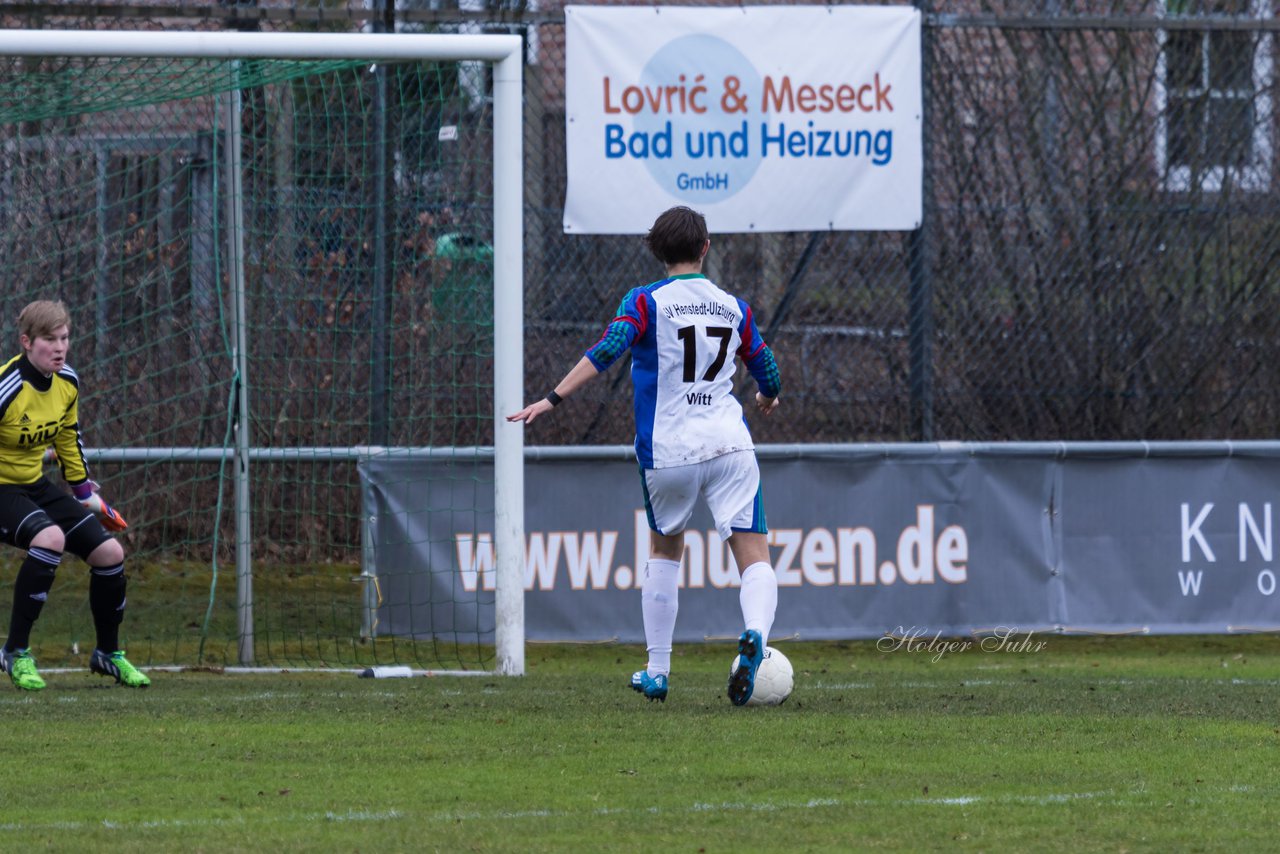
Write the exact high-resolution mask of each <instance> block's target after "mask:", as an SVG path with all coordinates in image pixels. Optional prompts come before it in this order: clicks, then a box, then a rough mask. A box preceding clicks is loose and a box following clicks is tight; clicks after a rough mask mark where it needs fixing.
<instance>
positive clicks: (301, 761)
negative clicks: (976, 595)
mask: <svg viewBox="0 0 1280 854" xmlns="http://www.w3.org/2000/svg"><path fill="white" fill-rule="evenodd" d="M1037 640H1038V641H1043V642H1044V643H1043V647H1042V648H1040V649H1039V650H1038V651H1032V650H1029V649H1023V650H1020V651H1012V650H1010V651H1004V652H997V651H990V650H988V651H984V650H982V649H980V648H979V647H978V646H977V645H975V646H973V647H972V648H970V649H968V650H965V651H955V652H951V653H948V654H944V655H941V656H938V655H937V654H936V653H935V652H933V651H930V650H925V649H898V650H892V651H885V650H882V649H877V647H876V644H875V643H872V642H859V643H804V642H797V641H787V640H782V639H780V640H778V641H777V642H776V646H778V648H779V649H782V650H783V651H784V652H786V653H787V654H788V655H789V656H790V658H791V660H792V662H793V664H794V665H795V668H796V688H795V693H794V694H793V695H792V697H791V699H790V700H789V701H788V702H787V703H786V704H784V705H783V706H780V707H777V708H771V709H769V708H746V709H739V708H734V707H732V706H730V704H729V703H728V701H727V700H726V699H725V691H724V688H725V677H726V676H727V673H728V665H729V661H730V660H731V658H732V651H731V649H730V647H729V645H727V644H707V645H697V646H684V647H681V648H679V649H678V650H677V654H676V659H675V667H674V672H673V676H672V683H671V684H672V690H671V696H670V698H669V700H668V701H667V702H666V703H665V704H658V703H649V702H646V701H645V700H644V699H643V698H641V697H640V696H639V695H638V694H635V693H633V692H632V691H630V690H629V689H628V688H626V687H625V685H626V680H627V677H628V676H629V674H630V672H631V671H632V670H633V669H635V668H636V667H637V666H639V665H640V663H641V661H642V658H643V653H642V651H641V650H639V649H637V648H635V647H621V646H587V647H571V646H545V647H544V646H538V645H531V646H530V647H529V655H528V671H529V673H528V675H527V676H525V677H523V678H499V677H493V676H474V677H430V678H427V677H415V678H408V679H360V678H357V677H356V676H354V675H351V674H318V673H282V674H252V675H237V674H224V673H216V672H183V673H172V672H163V671H156V672H153V674H152V676H153V679H154V685H153V687H152V688H150V689H149V690H147V691H129V690H126V689H123V688H120V687H117V686H115V685H113V684H111V683H110V682H108V681H107V680H104V679H102V678H101V677H96V676H91V675H89V674H88V673H87V672H79V671H59V672H50V673H48V675H47V679H48V681H49V687H48V689H46V690H45V691H44V692H42V693H40V694H34V695H27V694H20V693H19V692H17V691H16V690H14V689H12V688H11V687H10V686H9V685H8V684H4V685H0V719H2V720H3V722H4V725H3V727H0V755H3V757H4V760H3V762H4V773H3V774H0V804H3V814H0V850H8V851H17V850H36V849H40V850H54V851H76V852H81V851H95V852H97V851H148V852H154V851H193V852H194V851H450V852H452V851H521V852H526V851H689V852H716V851H725V852H737V851H744V850H764V851H787V852H794V851H851V850H868V851H875V850H884V851H920V850H947V851H1117V852H1118V851H1215V850H1268V849H1271V850H1274V848H1275V847H1276V846H1277V845H1278V844H1280V843H1277V841H1276V840H1277V836H1276V833H1277V831H1276V826H1275V821H1274V815H1275V809H1274V806H1275V804H1276V802H1277V799H1278V798H1280V775H1277V773H1276V768H1277V767H1278V766H1280V703H1278V700H1280V658H1278V657H1277V652H1278V651H1280V638H1277V637H1276V636H1274V635H1249V636H1235V637H1174V638H1167V637H1166V638H1106V639H1102V638H1069V637H1059V636H1037Z"/></svg>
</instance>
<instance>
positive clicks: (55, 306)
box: [18, 299, 71, 338]
mask: <svg viewBox="0 0 1280 854" xmlns="http://www.w3.org/2000/svg"><path fill="white" fill-rule="evenodd" d="M62 326H66V327H68V328H70V326H71V312H69V311H67V307H66V305H64V304H63V302H62V300H47V299H42V300H36V301H35V302H33V303H28V304H27V307H26V308H24V309H23V310H22V312H21V313H20V314H19V315H18V334H19V335H25V336H27V338H39V337H40V336H41V335H50V334H52V333H53V330H55V329H58V328H59V327H62Z"/></svg>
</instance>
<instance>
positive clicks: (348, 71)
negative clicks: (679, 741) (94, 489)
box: [0, 30, 524, 673]
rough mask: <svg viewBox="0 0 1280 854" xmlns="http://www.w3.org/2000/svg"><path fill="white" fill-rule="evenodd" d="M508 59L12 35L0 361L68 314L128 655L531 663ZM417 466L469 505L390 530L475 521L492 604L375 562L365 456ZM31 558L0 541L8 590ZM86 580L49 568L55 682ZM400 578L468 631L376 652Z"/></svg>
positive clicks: (4, 591) (40, 641)
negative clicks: (445, 519)
mask: <svg viewBox="0 0 1280 854" xmlns="http://www.w3.org/2000/svg"><path fill="white" fill-rule="evenodd" d="M520 51H521V46H520V39H519V38H518V37H515V36H480V35H452V36H451V35H395V36H390V35H381V34H351V35H337V34H259V33H252V34H249V33H246V34H238V33H217V34H203V33H124V32H114V33H113V32H56V31H38V32H37V31H16V30H12V31H4V32H0V277H2V278H3V281H4V288H3V291H2V292H0V293H2V294H3V295H2V296H0V314H2V317H3V322H4V323H5V325H6V326H7V328H8V332H7V333H6V335H7V336H8V337H7V340H8V341H9V342H10V344H9V350H10V352H9V353H8V354H6V359H7V358H9V357H11V356H13V355H17V353H18V352H19V347H18V341H17V331H16V323H15V321H16V318H17V315H18V312H19V311H20V310H21V309H22V307H23V306H24V305H26V304H27V303H28V302H29V301H31V300H35V299H61V300H63V301H65V302H66V304H67V305H68V307H69V309H70V311H71V316H72V342H71V352H70V356H69V359H68V361H69V363H70V364H71V365H72V366H73V367H74V368H75V369H76V371H77V373H78V374H79V377H80V386H81V393H82V398H81V406H80V425H81V431H82V434H83V440H84V444H85V447H86V456H87V457H88V460H89V463H90V466H91V472H92V475H93V477H94V479H95V480H96V481H98V482H99V483H100V484H101V486H102V492H103V495H104V496H105V497H106V498H107V500H108V501H110V502H111V503H112V504H113V505H114V506H116V507H117V508H118V509H119V510H120V511H121V512H122V513H123V515H124V516H125V518H126V519H127V520H128V521H129V528H128V530H127V532H125V533H124V534H122V535H121V536H122V540H123V544H124V546H125V549H126V553H127V563H126V569H127V571H128V575H129V579H130V581H129V585H130V586H129V608H128V611H127V614H126V617H125V622H124V625H123V626H122V640H123V642H124V643H125V644H126V645H127V647H128V650H129V657H130V659H131V660H132V661H134V662H135V663H137V664H140V665H143V666H146V665H153V666H155V665H168V664H173V665H188V666H215V667H263V668H284V667H287V668H302V667H317V668H321V667H325V668H327V667H336V668H365V667H369V666H374V665H408V666H410V667H414V668H421V669H428V670H433V671H451V670H452V671H459V672H487V671H498V672H503V673H520V672H522V671H523V667H524V657H523V602H522V598H521V597H522V591H523V559H524V556H523V531H522V528H523V518H522V515H521V506H522V500H523V481H522V477H523V475H522V468H521V461H522V456H523V448H522V446H521V435H520V431H519V429H518V427H516V426H515V425H507V424H506V423H505V422H504V421H503V420H502V419H501V418H500V417H498V416H499V414H501V413H503V412H513V411H515V410H517V409H519V408H520V406H521V405H522V404H521V400H520V398H521V396H522V394H523V390H522V373H521V353H520V349H521V347H520V342H521V341H522V331H521V323H522V302H521V277H522V269H521V264H522V261H521V258H522V221H521V198H522V175H521V144H520V140H521V127H520V121H521V119H520V103H521V67H520ZM477 68H482V69H484V68H487V69H489V72H488V73H487V74H486V75H484V79H483V81H482V82H480V83H479V84H478V85H477V80H476V73H475V70H476V69H477ZM423 454H425V455H430V456H434V457H439V456H441V455H447V456H449V455H451V456H456V458H457V459H456V461H455V462H454V463H453V464H452V465H451V466H449V467H448V471H449V472H450V474H449V476H450V477H454V478H457V479H459V481H460V482H461V484H462V485H463V486H465V488H457V489H453V490H451V491H449V494H450V495H452V496H455V499H454V503H453V504H450V505H449V506H439V505H437V506H430V507H428V506H421V507H416V506H410V507H409V508H407V509H406V510H404V511H403V512H406V513H422V514H432V513H435V514H448V515H449V516H450V518H451V519H452V520H453V525H452V527H453V528H454V529H463V530H465V529H466V527H467V526H468V525H474V526H479V525H480V524H481V523H480V522H479V521H477V520H479V519H480V518H481V517H482V516H483V517H484V518H485V519H486V520H487V522H486V523H485V527H486V529H487V530H486V533H489V531H490V530H491V534H492V536H493V538H494V554H495V555H496V567H497V569H496V576H497V584H496V586H494V587H493V588H492V589H483V588H482V589H480V590H478V591H477V590H474V589H472V590H468V589H465V588H464V586H463V585H462V584H461V583H460V582H459V584H458V585H457V587H456V595H454V594H453V593H451V592H450V591H448V590H444V591H442V590H441V587H440V585H439V584H436V585H433V586H430V587H426V588H423V587H421V586H419V585H413V584H397V583H394V582H396V581H397V580H403V579H395V578H394V577H393V576H394V575H395V574H397V573H402V574H404V575H405V576H406V577H411V576H413V575H414V574H417V573H423V572H431V571H436V572H439V571H440V568H432V567H426V566H417V565H391V564H390V563H389V562H387V561H378V560H374V559H373V558H374V555H373V554H372V550H373V549H375V548H376V546H377V544H376V543H375V542H373V541H372V539H371V537H370V533H369V532H370V525H371V523H372V522H373V521H374V520H371V519H370V518H369V510H368V508H367V507H366V506H364V503H363V501H362V490H361V478H360V466H361V464H362V462H368V461H370V460H378V459H382V458H385V459H386V460H392V459H399V458H405V459H412V458H414V457H415V456H418V455H423ZM382 468H383V470H385V469H386V468H387V466H386V465H385V464H384V465H383V466H382ZM49 476H50V477H51V478H54V479H55V480H56V479H57V477H58V475H57V471H56V468H52V467H51V468H50V470H49ZM410 527H412V526H410ZM437 527H438V526H437ZM21 557H22V555H21V553H19V552H18V551H17V550H15V549H5V550H3V551H0V602H7V601H9V599H10V597H11V596H12V583H13V578H14V576H15V574H16V570H17V564H18V562H19V560H20V559H21ZM374 567H376V571H375V569H374ZM472 586H473V587H474V585H472ZM87 587H88V583H87V572H84V571H83V567H82V566H81V565H80V564H79V562H78V561H75V560H68V561H66V562H64V564H63V566H62V568H61V570H60V572H59V579H58V582H57V584H56V585H55V587H54V590H53V592H52V594H51V596H50V602H49V604H48V606H47V607H46V608H45V609H44V613H43V616H42V618H41V621H40V623H39V624H38V625H37V626H36V629H35V632H34V633H33V646H34V647H35V648H36V650H37V653H38V654H39V656H40V659H41V663H42V665H43V666H46V667H49V666H54V667H56V666H57V665H58V664H59V663H64V662H65V663H66V664H67V665H68V666H77V665H83V664H84V663H86V661H87V653H88V651H89V650H90V649H91V648H92V645H93V628H92V622H91V620H90V616H89V611H88V608H87V604H86V601H87ZM388 589H396V590H419V589H426V590H429V591H430V592H429V594H427V595H430V596H433V597H436V599H437V600H441V601H431V602H428V603H409V604H412V605H414V606H415V607H414V608H413V609H412V613H414V614H428V615H430V614H439V613H449V612H466V618H465V619H454V620H440V621H437V622H433V621H431V620H429V619H424V620H420V621H419V622H418V623H416V624H414V623H410V624H408V625H406V624H404V623H403V621H401V622H400V623H398V624H397V628H396V630H395V633H394V634H392V633H390V632H388V631H387V630H386V625H387V621H386V620H385V619H384V615H385V614H386V612H387V609H388V608H390V607H395V606H396V605H397V604H400V605H403V604H405V603H393V602H388V601H387V600H386V598H385V596H384V591H386V590H388ZM443 600H448V601H443ZM424 604H425V606H426V607H422V606H423V605H424ZM457 626H466V627H467V628H466V630H465V631H460V630H459V629H458V628H457Z"/></svg>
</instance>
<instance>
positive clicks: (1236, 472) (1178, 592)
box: [361, 443, 1280, 642]
mask: <svg viewBox="0 0 1280 854" xmlns="http://www.w3.org/2000/svg"><path fill="white" fill-rule="evenodd" d="M1153 448H1154V449H1155V452H1153ZM593 450H594V451H595V453H594V454H587V455H586V456H587V458H573V457H572V456H571V455H569V454H561V455H557V456H551V457H545V456H540V455H538V454H532V455H531V456H530V458H529V459H528V460H527V465H526V472H525V498H526V502H525V508H526V509H525V528H526V543H527V546H526V554H525V588H526V598H525V621H526V634H527V637H528V638H529V639H530V640H577V641H589V640H611V639H612V640H618V641H623V642H641V641H643V627H642V625H641V619H640V594H639V590H638V587H637V580H636V579H637V574H636V568H637V567H643V565H644V562H645V560H647V557H648V525H647V523H646V521H645V514H644V506H643V500H642V496H641V489H640V476H639V471H638V469H637V467H636V464H635V462H634V460H633V459H630V458H629V457H628V454H627V452H626V451H625V450H623V449H617V450H616V452H609V453H600V452H599V451H600V450H601V449H593ZM1159 451H1160V449H1159V448H1158V447H1157V446H1152V445H1149V444H1144V445H1135V446H1118V445H1097V446H1090V445H1087V444H1086V445H1072V446H1067V445H1061V444H1052V445H1048V444H1046V445H1039V444H1037V445H984V446H977V445H972V446H971V445H949V446H943V445H902V446H878V447H877V446H813V447H809V446H787V447H786V448H778V447H773V448H769V447H765V448H761V449H760V452H759V454H760V457H761V461H760V467H761V474H762V478H763V483H764V496H765V508H766V513H767V518H768V522H769V529H770V541H771V544H772V546H773V548H772V552H771V553H772V557H773V562H774V568H775V571H776V572H777V575H778V583H779V603H778V617H777V622H776V623H775V625H774V630H773V636H774V637H775V638H779V639H781V638H785V637H798V638H803V639H814V640H817V639H853V638H868V637H880V636H883V635H884V634H886V633H892V634H903V633H905V634H910V633H912V632H920V633H927V634H928V635H929V636H934V635H936V634H942V635H944V636H956V635H968V634H971V633H994V632H999V631H1002V630H1003V631H1008V630H1011V629H1012V630H1016V631H1018V632H1027V631H1090V632H1110V631H1117V632H1129V631H1144V630H1145V631H1152V632H1226V631H1249V630H1257V629H1260V628H1275V627H1276V626H1277V625H1280V619H1276V617H1275V613H1274V612H1275V607H1276V606H1275V597H1274V594H1275V587H1276V575H1275V568H1274V565H1273V563H1272V554H1273V535H1272V530H1273V525H1272V505H1271V501H1270V489H1271V485H1272V484H1274V483H1276V482H1277V476H1278V475H1280V456H1277V457H1276V458H1272V457H1270V456H1269V455H1268V454H1266V453H1254V454H1247V455H1244V454H1241V453H1240V452H1239V450H1238V446H1236V448H1235V449H1234V450H1233V449H1232V446H1225V445H1220V444H1215V443H1204V444H1202V445H1201V444H1195V445H1178V446H1169V447H1168V448H1167V449H1166V451H1167V452H1165V453H1160V452H1159ZM361 471H362V475H363V479H364V484H365V508H366V518H367V519H368V520H369V526H368V538H369V547H368V548H367V549H366V554H367V555H368V556H369V559H368V561H367V562H368V563H371V564H372V566H366V571H367V572H371V573H372V574H374V575H376V576H377V578H378V583H379V593H380V597H381V603H380V605H379V607H378V613H377V617H378V619H377V630H376V631H377V634H379V635H412V636H415V637H424V636H440V635H448V634H454V633H460V632H461V633H475V632H479V633H480V635H481V637H482V639H490V638H491V636H492V629H493V625H492V624H493V606H492V603H493V584H494V565H495V564H494V554H493V536H492V531H493V509H492V508H493V498H492V465H491V463H490V462H488V461H486V460H484V459H483V458H482V457H471V458H457V459H449V458H443V459H442V458H436V457H432V458H414V457H403V458H386V459H383V458H372V459H369V460H367V461H365V462H363V463H362V464H361ZM681 573H682V575H681V594H680V615H679V619H678V622H677V627H676V639H677V640H678V641H692V640H703V639H723V638H731V637H736V636H737V634H738V633H739V632H740V631H741V624H742V618H741V613H740V611H739V607H738V595H737V586H738V575H737V568H736V567H735V566H734V565H733V561H732V558H731V557H730V554H729V550H728V548H727V547H726V546H725V544H724V543H722V542H721V541H720V539H719V537H718V536H717V535H716V533H715V530H714V526H713V525H712V524H711V520H710V517H709V516H708V515H706V514H705V511H704V512H703V513H702V514H700V515H695V517H694V520H693V523H692V524H691V526H690V528H689V530H688V532H687V534H686V551H685V557H684V562H683V564H682V567H681Z"/></svg>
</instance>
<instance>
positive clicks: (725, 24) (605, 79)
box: [564, 6, 923, 234]
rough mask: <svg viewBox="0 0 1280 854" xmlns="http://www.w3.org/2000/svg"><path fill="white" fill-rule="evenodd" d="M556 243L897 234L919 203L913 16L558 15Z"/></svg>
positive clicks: (648, 11) (790, 10) (789, 9)
mask: <svg viewBox="0 0 1280 854" xmlns="http://www.w3.org/2000/svg"><path fill="white" fill-rule="evenodd" d="M565 21H566V38H567V61H566V65H565V78H566V82H565V108H566V139H567V158H568V193H567V198H566V200H565V211H564V230H565V232H566V233H570V234H643V233H645V232H646V231H647V230H648V228H649V226H650V225H651V224H652V223H653V219H654V217H655V216H656V215H657V214H658V213H660V212H661V211H663V210H665V209H666V208H669V207H671V206H672V205H677V204H685V205H689V206H690V207H693V208H695V209H697V210H700V211H702V212H703V213H705V214H706V215H707V220H708V224H709V225H710V227H711V229H712V231H714V232H720V233H725V232H767V231H824V230H837V231H848V230H863V231H870V230H877V231H879V230H909V229H914V228H917V227H919V225H920V219H921V211H922V207H923V201H922V180H923V179H922V175H923V153H922V121H921V116H922V96H921V72H920V14H919V12H918V11H917V10H915V9H912V8H904V7H882V6H829V7H823V6H784V7H775V6H745V7H738V8H716V9H708V8H690V7H672V6H660V7H650V6H644V7H639V6H637V7H599V6H568V7H566V8H565Z"/></svg>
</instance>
